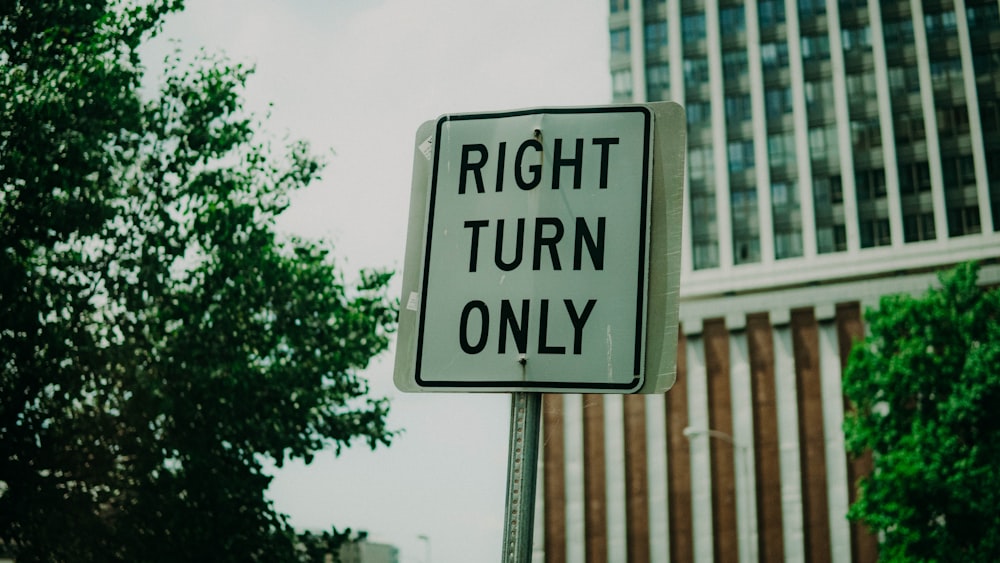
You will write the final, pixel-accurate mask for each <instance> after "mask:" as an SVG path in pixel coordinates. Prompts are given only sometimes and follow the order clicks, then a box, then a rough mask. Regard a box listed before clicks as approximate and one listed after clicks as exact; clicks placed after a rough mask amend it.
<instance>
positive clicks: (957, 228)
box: [948, 205, 982, 237]
mask: <svg viewBox="0 0 1000 563" xmlns="http://www.w3.org/2000/svg"><path fill="white" fill-rule="evenodd" d="M981 229H982V227H981V225H980V223H979V206H978V205H967V206H964V207H957V208H954V209H948V236H950V237H960V236H964V235H973V234H976V233H978V232H980V230H981Z"/></svg>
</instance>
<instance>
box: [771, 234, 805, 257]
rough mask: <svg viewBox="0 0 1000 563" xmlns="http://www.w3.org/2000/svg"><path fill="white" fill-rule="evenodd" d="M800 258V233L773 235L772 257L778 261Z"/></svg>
mask: <svg viewBox="0 0 1000 563" xmlns="http://www.w3.org/2000/svg"><path fill="white" fill-rule="evenodd" d="M799 256H802V231H788V232H775V233H774V257H775V258H777V259H778V260H782V259H784V258H796V257H799Z"/></svg>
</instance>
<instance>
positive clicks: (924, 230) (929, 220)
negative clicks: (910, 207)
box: [903, 212, 935, 242]
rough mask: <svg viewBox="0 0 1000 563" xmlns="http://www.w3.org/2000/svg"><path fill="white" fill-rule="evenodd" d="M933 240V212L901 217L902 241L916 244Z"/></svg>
mask: <svg viewBox="0 0 1000 563" xmlns="http://www.w3.org/2000/svg"><path fill="white" fill-rule="evenodd" d="M934 238H935V234H934V213H933V212H928V213H912V214H909V215H903V240H905V241H906V242H917V241H921V240H934Z"/></svg>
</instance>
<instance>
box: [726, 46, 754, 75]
mask: <svg viewBox="0 0 1000 563" xmlns="http://www.w3.org/2000/svg"><path fill="white" fill-rule="evenodd" d="M748 71H749V64H748V63H747V52H746V51H745V50H743V49H740V50H737V51H726V52H725V53H722V72H723V74H724V76H725V77H726V80H739V79H741V78H746V76H747V72H748Z"/></svg>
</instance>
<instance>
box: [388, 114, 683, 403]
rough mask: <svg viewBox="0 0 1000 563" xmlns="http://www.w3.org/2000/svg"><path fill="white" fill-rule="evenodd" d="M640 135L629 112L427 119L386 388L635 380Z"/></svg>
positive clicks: (643, 257) (642, 281)
mask: <svg viewBox="0 0 1000 563" xmlns="http://www.w3.org/2000/svg"><path fill="white" fill-rule="evenodd" d="M653 136H654V113H653V112H652V111H651V110H650V109H649V108H648V107H646V106H642V105H630V106H610V107H599V108H560V109H544V110H542V109H539V110H521V111H512V112H503V113H484V114H465V115H447V116H443V117H441V118H440V119H438V120H437V121H436V122H435V123H434V131H433V135H432V136H431V137H430V138H428V139H425V140H424V141H422V142H421V143H420V144H419V145H418V149H419V154H420V155H422V157H423V158H425V159H426V160H427V163H426V166H427V172H429V181H428V182H427V189H426V193H421V194H416V193H415V194H414V196H413V198H414V202H413V204H416V207H417V208H419V211H414V210H412V209H411V229H410V237H411V238H412V237H414V232H415V229H414V228H413V225H412V223H413V221H414V220H415V219H422V223H423V228H422V229H421V231H422V233H421V234H422V236H421V240H420V242H419V247H418V246H417V244H415V243H414V241H412V240H411V241H409V242H408V245H409V247H410V249H413V250H414V251H416V250H418V251H419V255H420V256H419V261H418V260H417V259H416V258H415V257H412V256H411V254H412V253H411V252H410V251H408V253H407V255H408V256H407V264H406V270H407V271H406V272H405V274H404V278H405V279H404V285H407V286H409V287H408V288H404V300H403V304H404V307H403V311H401V319H400V321H401V323H400V335H401V339H402V338H403V337H404V334H403V333H404V332H406V333H407V334H406V335H405V336H406V337H407V339H408V340H409V345H404V346H400V347H399V348H402V349H405V350H403V357H400V356H399V355H397V367H396V372H397V377H396V380H397V385H398V386H400V388H401V389H404V390H448V391H454V390H470V391H475V390H481V391H485V390H489V391H526V390H531V391H535V390H537V391H567V392H569V391H574V392H579V391H587V392H619V393H622V392H625V393H627V392H635V391H638V390H639V389H640V388H642V387H643V384H644V379H645V375H646V374H645V367H646V362H645V354H646V341H647V336H648V335H647V332H646V320H647V311H648V308H649V298H648V291H649V283H648V280H649V274H650V262H649V260H650V259H649V252H650V238H649V237H650V232H651V230H650V208H651V198H652V186H653V161H654V155H653V147H654V138H653ZM418 158H419V157H418ZM416 175H417V171H416V170H415V183H416ZM420 191H422V190H420ZM419 199H423V201H422V202H421V201H419ZM412 206H413V205H412V204H411V207H412ZM420 211H422V212H423V213H422V214H423V217H414V215H416V214H418V213H420ZM418 264H419V274H418V275H417V276H414V275H413V272H412V271H410V270H411V268H412V267H413V266H417V265H418ZM412 282H416V283H417V285H416V286H415V287H414V286H413V284H412ZM404 316H412V317H413V318H412V329H413V331H414V332H410V323H409V322H406V321H404V318H403V317H404ZM674 318H675V319H676V314H675V315H674ZM674 335H675V336H676V331H675V332H674ZM401 364H402V365H401ZM401 372H403V375H402V377H401V376H400V373H401ZM401 378H402V379H403V384H400V380H401ZM414 387H416V388H417V389H413V388H414Z"/></svg>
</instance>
